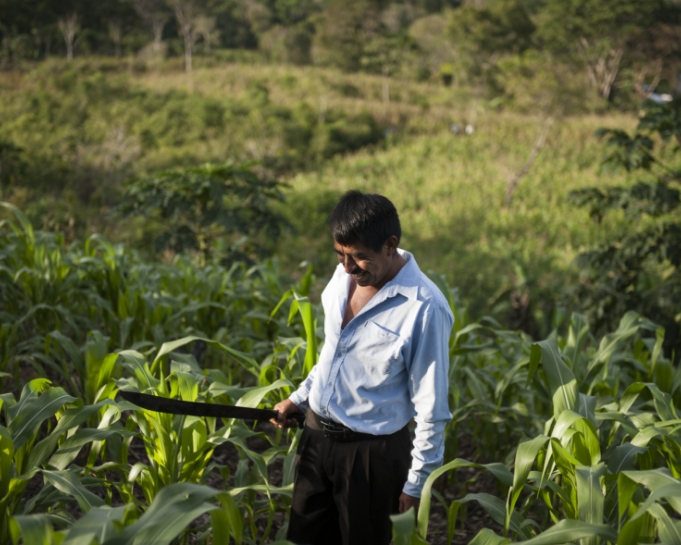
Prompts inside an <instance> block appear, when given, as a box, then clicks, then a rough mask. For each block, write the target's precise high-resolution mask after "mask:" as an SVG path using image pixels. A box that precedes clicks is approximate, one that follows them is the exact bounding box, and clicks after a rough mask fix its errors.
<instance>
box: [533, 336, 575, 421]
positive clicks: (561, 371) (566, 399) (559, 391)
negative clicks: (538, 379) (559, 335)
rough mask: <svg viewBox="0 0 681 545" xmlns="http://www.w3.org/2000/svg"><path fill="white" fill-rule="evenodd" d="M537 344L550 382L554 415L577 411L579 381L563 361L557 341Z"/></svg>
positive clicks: (551, 340) (549, 340)
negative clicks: (566, 411)
mask: <svg viewBox="0 0 681 545" xmlns="http://www.w3.org/2000/svg"><path fill="white" fill-rule="evenodd" d="M537 344H538V345H539V347H540V348H541V354H542V358H541V362H542V364H543V366H544V370H545V372H546V377H547V378H548V380H549V388H550V390H551V396H552V398H553V415H554V416H555V417H558V415H560V414H561V413H562V412H563V411H565V410H570V411H575V410H577V394H578V391H577V380H576V379H575V375H574V374H573V372H572V370H571V369H570V368H569V367H568V366H567V365H565V362H564V361H563V360H562V358H561V355H560V350H559V349H558V345H557V344H556V341H555V340H554V339H547V340H545V341H540V342H538V343H537Z"/></svg>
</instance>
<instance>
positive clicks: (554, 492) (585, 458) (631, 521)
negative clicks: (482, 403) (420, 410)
mask: <svg viewBox="0 0 681 545" xmlns="http://www.w3.org/2000/svg"><path fill="white" fill-rule="evenodd" d="M646 331H648V332H653V333H654V337H650V336H647V337H646V336H642V335H641V334H642V333H645V332H646ZM637 336H638V338H637ZM589 341H590V339H589V335H588V323H587V321H586V319H585V318H584V317H583V316H581V315H579V314H574V315H573V316H572V320H571V322H570V326H569V329H568V334H567V336H566V337H561V336H559V335H558V334H557V332H554V333H553V334H552V336H551V337H550V338H549V339H547V340H544V341H541V342H539V343H533V344H531V345H530V356H529V359H528V360H527V362H526V363H525V368H526V369H525V371H524V373H525V376H526V381H527V382H526V384H527V385H528V386H529V385H530V384H532V385H534V386H535V388H534V390H535V391H537V390H539V391H546V392H547V393H548V395H549V396H550V399H551V400H552V402H551V406H550V409H549V411H547V414H545V418H546V420H545V423H544V429H543V433H540V434H537V435H536V436H535V437H531V438H528V439H527V440H524V441H522V442H520V443H519V444H518V446H517V448H516V451H515V455H514V463H513V471H511V470H510V469H508V468H507V467H506V466H504V465H503V464H499V463H495V464H486V465H480V464H473V463H472V462H468V461H466V460H462V459H456V460H454V461H452V462H449V463H447V464H445V465H444V466H443V467H442V468H440V469H439V470H437V471H435V472H434V473H433V474H432V475H431V476H430V478H429V479H428V482H427V483H426V485H425V488H424V496H423V500H422V503H421V506H420V509H419V514H418V523H417V524H416V525H411V526H410V525H409V524H408V522H409V521H408V520H407V517H406V515H405V517H403V518H402V519H399V520H398V521H396V522H397V523H399V525H396V528H402V530H401V534H400V539H402V540H403V541H404V540H407V541H405V542H412V543H423V542H424V538H425V536H426V534H427V528H428V518H429V513H430V505H431V503H430V501H431V491H432V486H433V483H434V482H435V480H436V479H437V478H438V477H439V476H440V475H442V474H444V473H446V472H448V471H454V470H456V469H458V468H463V467H478V468H480V469H481V470H485V471H490V472H491V473H492V474H493V475H494V476H495V477H496V478H497V480H498V481H499V483H500V484H501V486H503V487H505V488H506V489H507V491H508V493H507V496H506V499H505V500H504V499H502V498H498V497H495V496H493V495H491V494H468V495H466V496H464V497H463V498H460V499H456V500H454V501H452V502H451V504H450V505H448V506H447V508H448V514H449V532H448V533H449V536H448V537H449V540H450V541H451V539H452V538H453V535H454V532H455V525H456V521H457V518H458V517H459V516H460V514H461V513H462V511H461V509H460V508H461V507H462V506H463V505H465V504H467V503H468V502H471V501H475V502H478V503H479V504H480V505H481V506H482V507H483V508H484V509H485V511H487V513H488V515H489V516H490V517H491V518H492V519H493V520H495V521H496V522H497V523H498V524H499V525H500V526H501V527H502V529H503V535H501V536H499V535H497V534H495V533H494V532H493V531H492V530H490V529H485V530H483V531H481V532H480V534H478V536H477V537H476V538H475V540H474V541H475V542H476V543H499V544H501V543H511V542H519V543H544V544H552V543H555V544H558V543H566V542H568V541H579V542H580V543H581V544H582V545H596V544H597V543H600V542H602V541H603V540H606V541H618V543H619V542H621V543H638V542H641V541H648V540H650V539H656V538H660V539H661V540H662V541H663V542H666V540H667V539H670V537H673V536H674V535H676V532H677V527H676V523H674V522H673V520H672V519H673V517H674V516H677V515H675V514H674V513H677V514H678V513H679V507H681V501H680V500H679V499H678V496H677V495H676V494H677V493H678V492H681V489H679V488H678V487H679V485H678V477H679V475H681V473H679V470H680V469H681V468H680V466H679V462H680V461H681V458H679V453H681V434H679V429H681V428H679V421H680V420H679V418H678V414H677V409H676V404H675V402H674V399H677V398H678V393H679V392H678V388H679V385H681V375H680V374H679V372H678V371H674V370H673V368H672V367H671V363H670V362H669V361H668V360H666V359H665V358H664V357H663V356H662V351H661V348H662V342H663V331H661V330H660V328H658V327H656V326H655V324H652V323H650V322H649V321H647V320H645V319H643V318H641V317H639V316H638V315H636V314H635V313H633V312H631V313H628V314H627V315H625V316H624V317H623V319H622V320H621V322H620V326H619V328H618V329H617V331H615V332H613V333H612V334H610V335H606V336H605V337H604V338H603V339H602V340H601V342H600V343H599V344H598V345H593V346H592V345H590V343H589ZM628 345H633V346H628ZM594 394H597V395H594ZM400 525H401V526H400ZM547 527H548V529H546V528H547ZM672 541H673V540H672Z"/></svg>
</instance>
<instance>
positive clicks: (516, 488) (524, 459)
mask: <svg viewBox="0 0 681 545" xmlns="http://www.w3.org/2000/svg"><path fill="white" fill-rule="evenodd" d="M548 440H549V438H548V437H546V436H545V435H540V436H538V437H535V438H534V439H530V440H529V441H524V442H522V443H520V445H518V450H517V451H516V455H515V465H514V471H513V488H512V492H511V503H510V505H509V507H508V509H507V516H506V518H505V521H504V530H505V531H506V532H507V531H508V525H509V523H510V518H509V517H510V513H512V512H513V510H514V509H515V504H516V502H517V501H518V498H519V497H520V493H521V492H522V491H523V489H524V488H525V482H526V481H527V477H528V475H529V474H530V470H531V469H532V465H533V464H534V461H535V460H536V458H537V454H538V453H539V451H540V450H541V449H542V448H543V447H544V445H546V443H547V442H548Z"/></svg>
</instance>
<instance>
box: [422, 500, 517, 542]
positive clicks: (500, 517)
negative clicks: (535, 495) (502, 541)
mask: <svg viewBox="0 0 681 545" xmlns="http://www.w3.org/2000/svg"><path fill="white" fill-rule="evenodd" d="M470 501H477V502H478V503H479V504H480V505H481V506H482V508H483V509H484V510H485V512H486V513H487V514H488V515H489V516H490V517H492V519H493V520H494V522H496V523H497V524H502V525H503V524H504V520H505V518H506V504H505V503H504V502H503V501H502V500H500V499H499V498H497V497H496V496H492V495H491V494H486V493H483V492H481V493H479V494H467V495H466V496H465V497H463V498H462V499H460V500H458V502H459V503H467V502H470ZM524 522H525V520H524V519H523V517H522V516H521V515H520V514H519V513H518V512H513V513H511V516H510V523H509V527H510V528H511V530H513V531H514V532H516V533H517V534H519V535H520V536H522V537H527V535H528V534H527V531H526V530H525V524H524ZM421 535H423V534H421Z"/></svg>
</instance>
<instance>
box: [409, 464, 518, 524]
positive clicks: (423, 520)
mask: <svg viewBox="0 0 681 545" xmlns="http://www.w3.org/2000/svg"><path fill="white" fill-rule="evenodd" d="M465 467H477V468H481V469H487V470H489V471H490V472H491V473H492V474H493V475H494V476H495V477H497V478H498V479H499V480H500V481H501V482H502V483H504V484H505V485H506V486H511V485H512V484H513V476H512V475H511V472H510V471H509V470H508V468H506V466H504V465H503V464H499V463H495V464H487V465H485V464H476V463H474V462H469V461H468V460H464V459H463V458H457V459H455V460H452V461H451V462H449V463H447V464H445V465H443V466H442V467H439V468H437V469H436V470H435V471H433V472H432V473H431V474H430V475H429V476H428V478H427V479H426V482H425V483H424V485H423V490H422V491H421V503H420V504H419V511H418V533H419V535H420V536H422V537H423V536H426V535H428V521H429V519H430V501H431V500H430V496H431V490H432V488H433V484H434V483H435V481H436V480H437V479H438V477H440V475H442V474H444V473H446V472H447V471H452V470H455V469H460V468H465ZM499 524H503V518H502V522H500V523H499Z"/></svg>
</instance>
